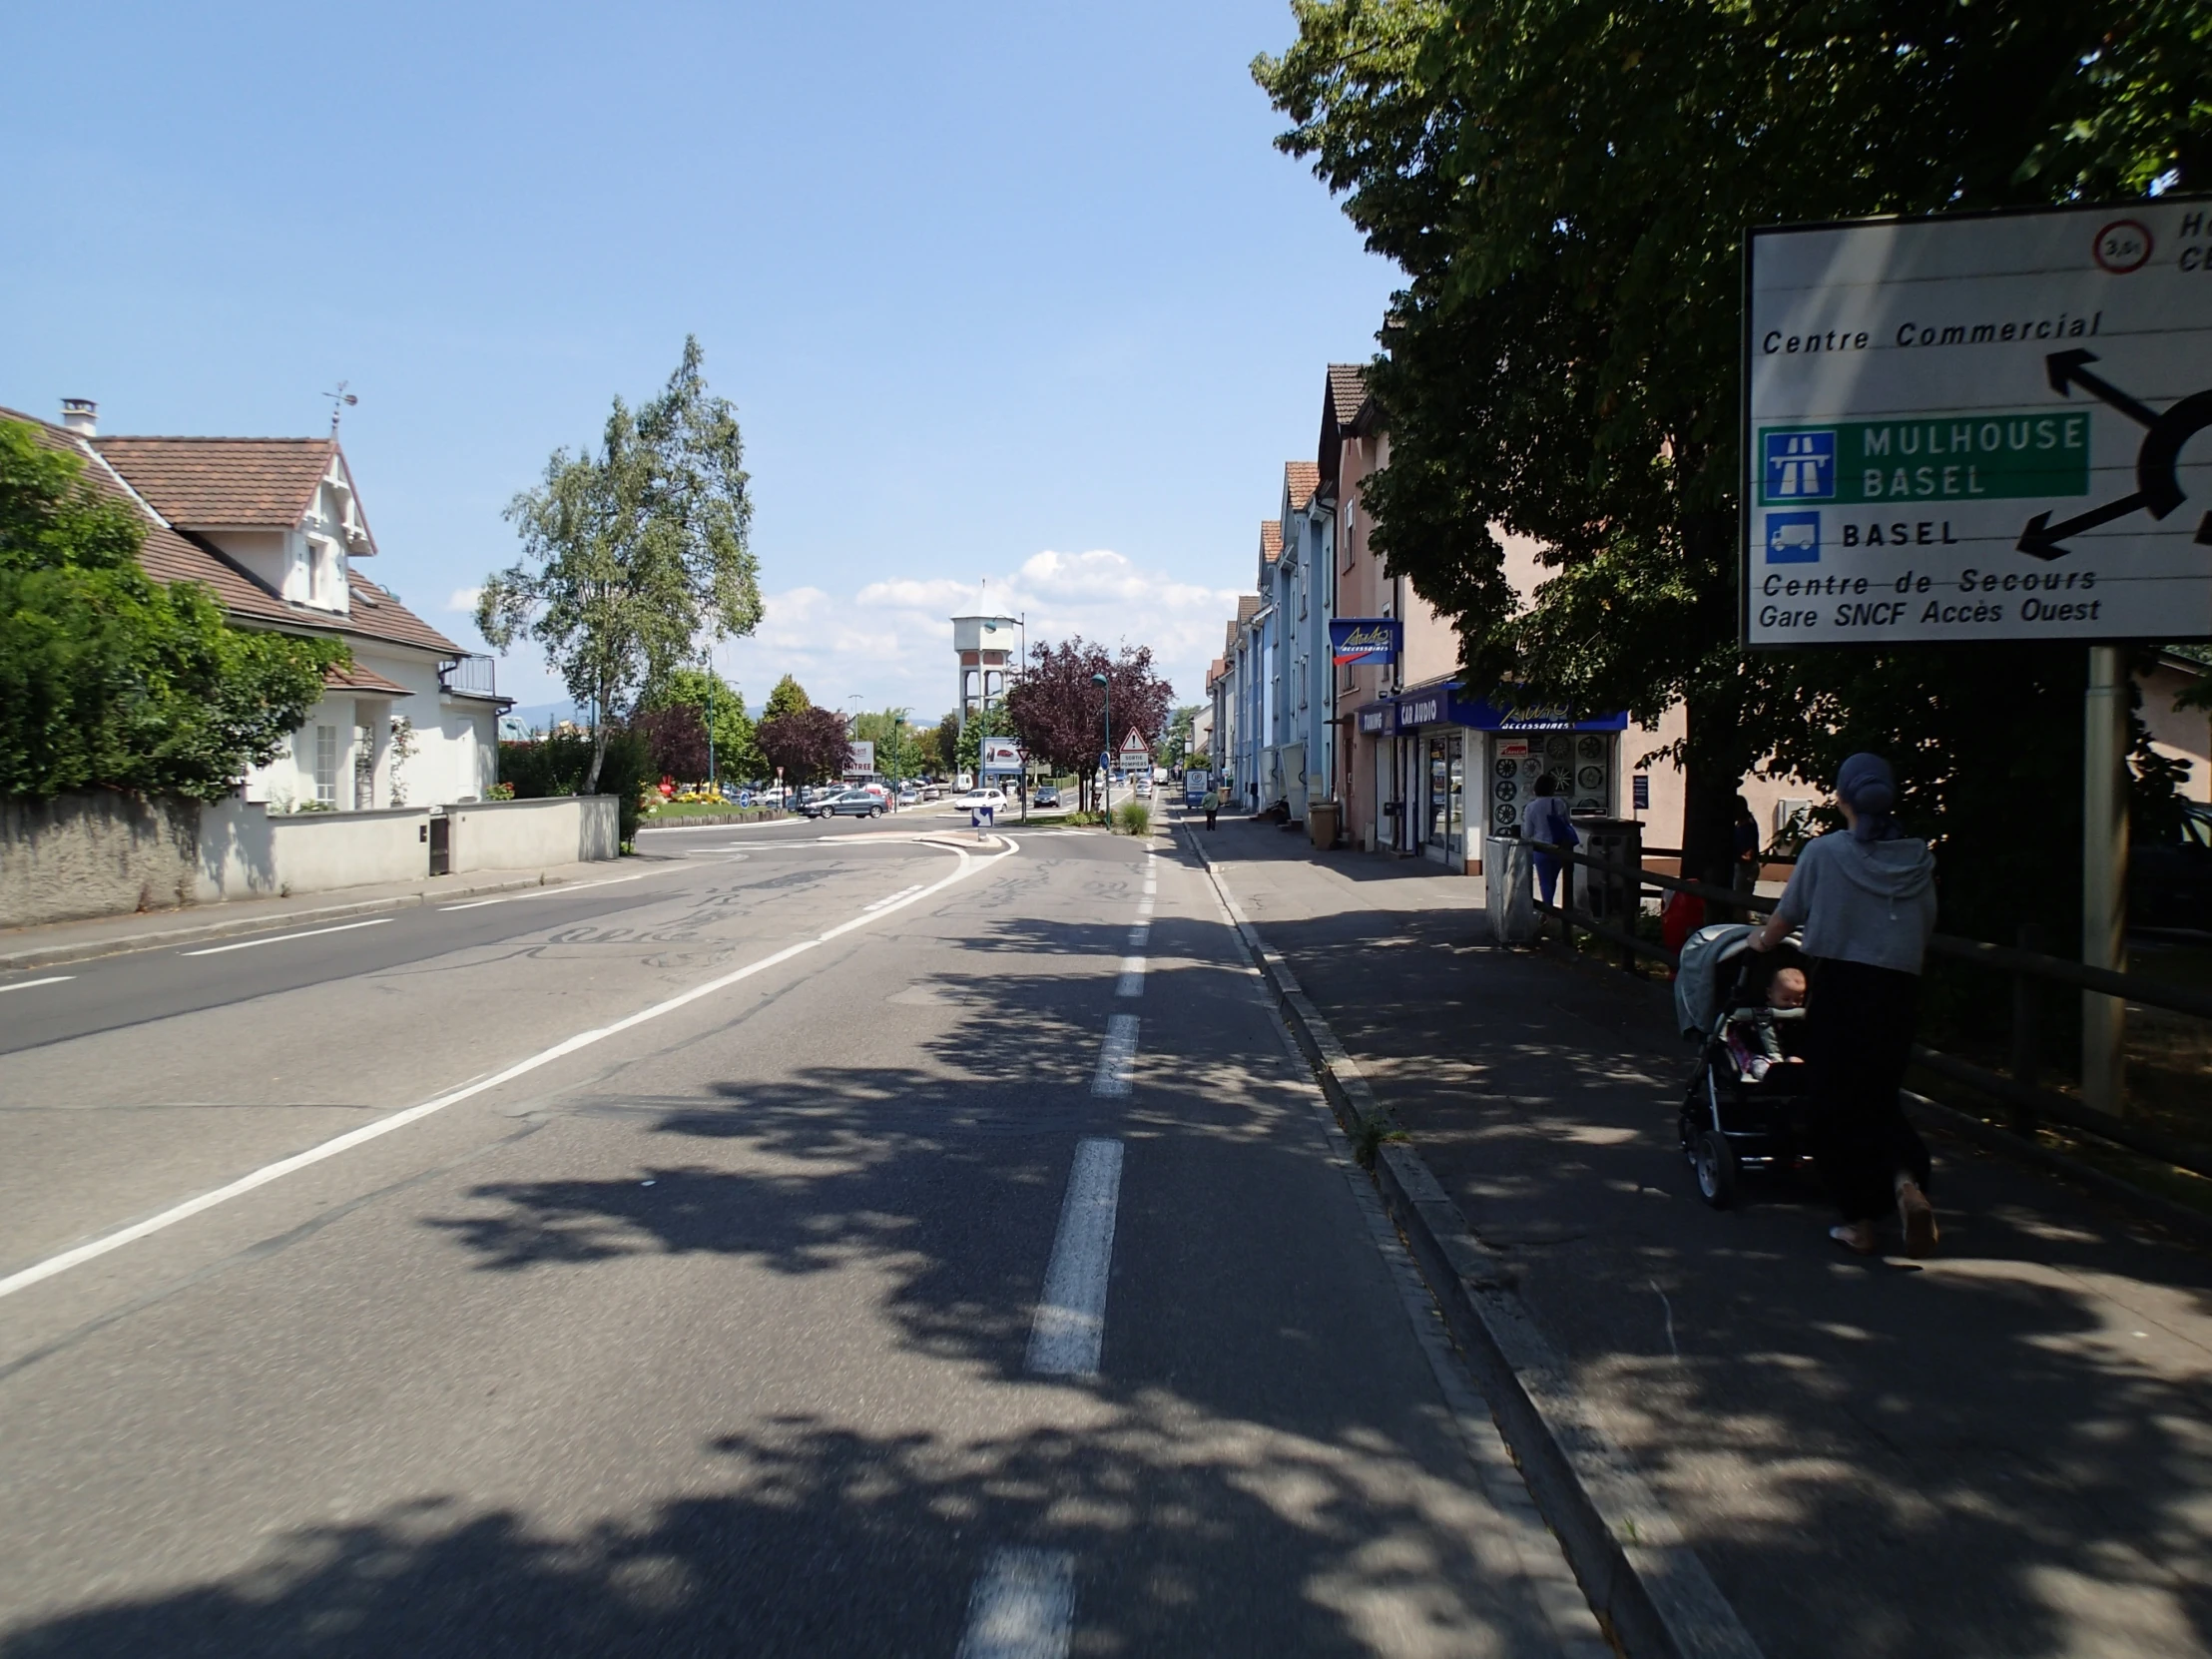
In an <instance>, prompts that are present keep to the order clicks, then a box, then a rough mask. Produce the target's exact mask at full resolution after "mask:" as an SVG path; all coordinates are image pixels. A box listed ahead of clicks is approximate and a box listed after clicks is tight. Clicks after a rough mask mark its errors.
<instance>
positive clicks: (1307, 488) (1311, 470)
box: [1283, 461, 1321, 513]
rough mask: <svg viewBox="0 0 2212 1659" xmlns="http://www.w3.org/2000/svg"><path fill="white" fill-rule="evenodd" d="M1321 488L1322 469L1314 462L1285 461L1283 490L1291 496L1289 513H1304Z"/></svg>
mask: <svg viewBox="0 0 2212 1659" xmlns="http://www.w3.org/2000/svg"><path fill="white" fill-rule="evenodd" d="M1320 488H1321V468H1320V467H1319V466H1317V465H1315V464H1314V463H1313V462H1312V461H1285V462H1284V463H1283V489H1284V491H1285V493H1286V494H1288V495H1289V496H1290V506H1289V509H1288V510H1289V511H1291V512H1294V513H1295V512H1302V511H1304V510H1305V508H1306V505H1307V503H1309V502H1310V501H1312V500H1313V499H1314V491H1316V490H1318V489H1320Z"/></svg>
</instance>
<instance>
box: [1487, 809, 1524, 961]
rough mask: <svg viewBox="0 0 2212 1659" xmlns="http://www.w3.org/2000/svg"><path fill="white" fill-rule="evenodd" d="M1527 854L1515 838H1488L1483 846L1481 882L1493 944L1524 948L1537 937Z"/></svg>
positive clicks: (1505, 836)
mask: <svg viewBox="0 0 2212 1659" xmlns="http://www.w3.org/2000/svg"><path fill="white" fill-rule="evenodd" d="M1528 853H1529V848H1528V843H1527V842H1526V841H1524V840H1522V839H1521V838H1520V837H1519V836H1518V835H1491V836H1489V837H1487V839H1485V841H1484V842H1483V853H1482V881H1483V890H1484V894H1485V896H1486V897H1487V899H1488V900H1489V911H1490V938H1491V941H1492V942H1493V943H1496V944H1526V943H1527V942H1528V941H1529V940H1530V939H1533V938H1534V937H1535V936H1536V885H1535V881H1534V879H1533V878H1532V875H1531V869H1532V866H1531V865H1530V863H1529V856H1528Z"/></svg>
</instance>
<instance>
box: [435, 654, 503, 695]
mask: <svg viewBox="0 0 2212 1659" xmlns="http://www.w3.org/2000/svg"><path fill="white" fill-rule="evenodd" d="M438 690H440V691H442V692H446V693H449V694H450V695H452V696H454V697H497V696H498V695H499V660H498V659H497V658H496V657H456V658H454V659H453V660H452V661H451V662H449V663H440V664H439V665H438Z"/></svg>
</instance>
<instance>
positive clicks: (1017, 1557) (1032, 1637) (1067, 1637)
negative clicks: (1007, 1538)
mask: <svg viewBox="0 0 2212 1659" xmlns="http://www.w3.org/2000/svg"><path fill="white" fill-rule="evenodd" d="M1074 1626H1075V1557H1074V1556H1072V1555H1070V1554H1068V1552H1067V1551H1066V1550H1063V1549H994V1550H992V1551H991V1558H990V1560H989V1561H988V1562H987V1563H986V1564H985V1565H984V1568H983V1576H982V1577H980V1578H978V1579H977V1580H976V1581H975V1588H974V1590H973V1591H972V1592H971V1593H970V1594H969V1596H968V1622H967V1630H966V1632H965V1633H964V1634H963V1635H962V1636H961V1637H960V1651H959V1654H958V1659H1067V1652H1068V1647H1069V1644H1070V1641H1071V1639H1072V1632H1073V1630H1074Z"/></svg>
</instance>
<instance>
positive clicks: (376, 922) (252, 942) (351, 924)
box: [177, 916, 391, 956]
mask: <svg viewBox="0 0 2212 1659" xmlns="http://www.w3.org/2000/svg"><path fill="white" fill-rule="evenodd" d="M389 920H391V917H389V916H371V917H369V919H368V920H366V921H341V922H339V923H338V924H337V925H336V926H335V927H310V928H308V929H307V930H306V931H305V932H304V933H277V934H276V935H274V936H273V937H270V938H266V939H241V940H240V941H239V942H238V943H237V944H211V945H209V946H208V947H207V948H206V949H205V950H180V951H178V952H177V954H178V955H180V956H220V955H222V954H223V953H224V952H225V951H226V950H252V949H253V948H254V947H255V946H256V945H262V944H289V943H290V942H291V941H292V940H293V939H311V938H314V937H316V936H318V935H319V934H323V933H350V932H352V931H353V929H354V928H356V927H381V926H383V925H384V923H385V922H387V921H389Z"/></svg>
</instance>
